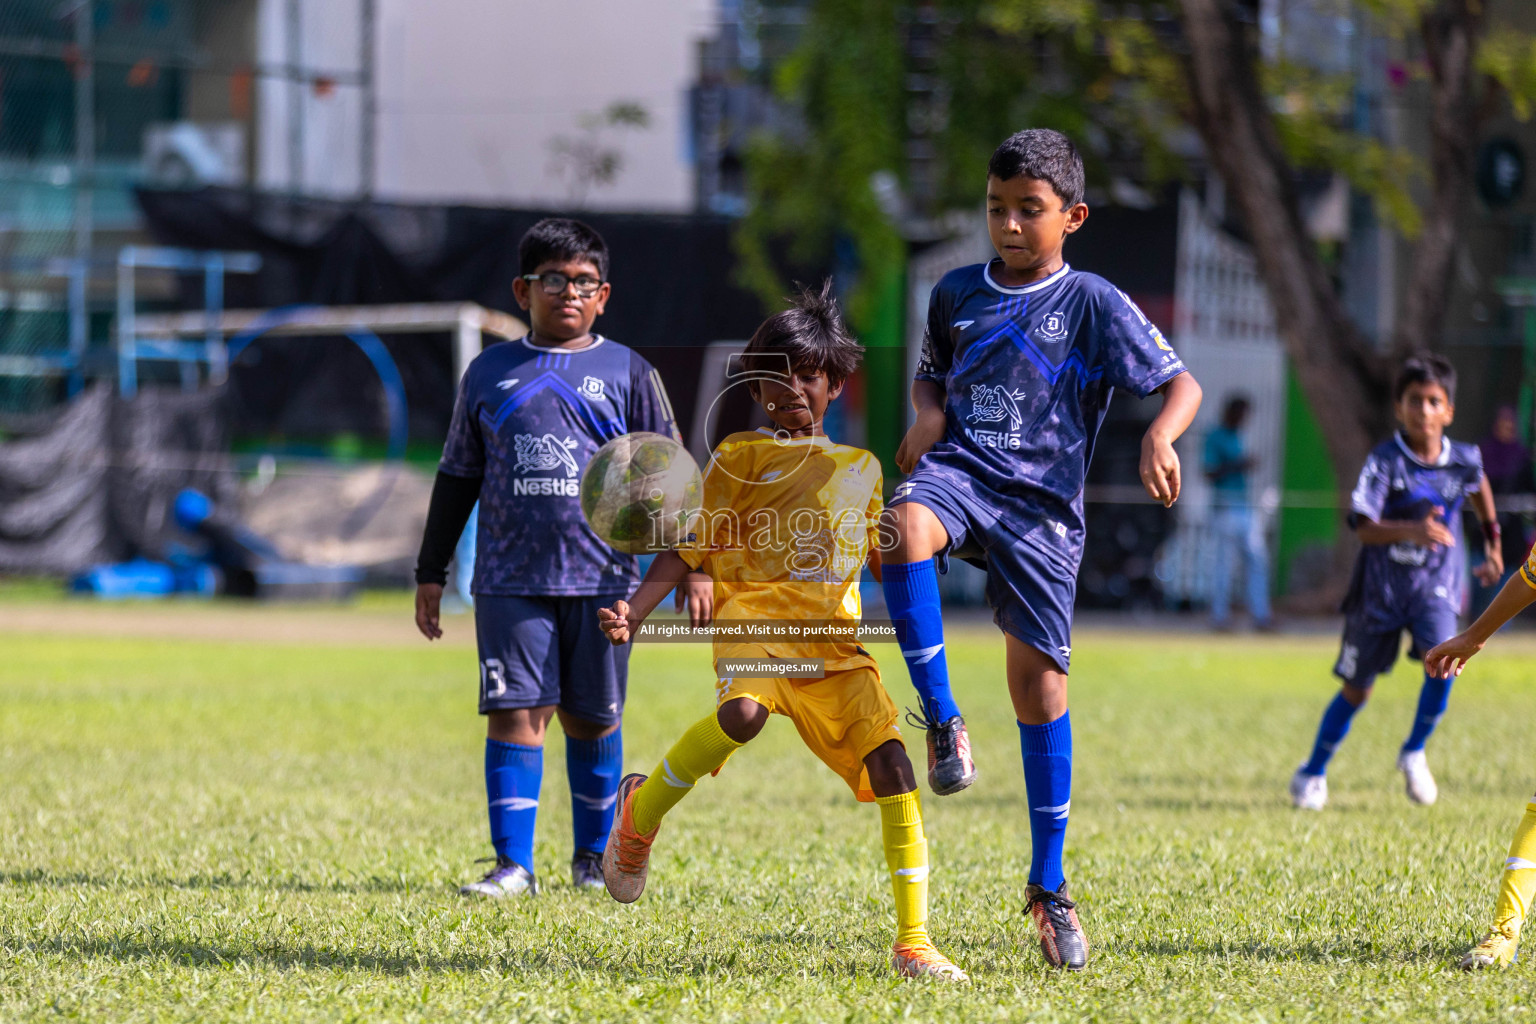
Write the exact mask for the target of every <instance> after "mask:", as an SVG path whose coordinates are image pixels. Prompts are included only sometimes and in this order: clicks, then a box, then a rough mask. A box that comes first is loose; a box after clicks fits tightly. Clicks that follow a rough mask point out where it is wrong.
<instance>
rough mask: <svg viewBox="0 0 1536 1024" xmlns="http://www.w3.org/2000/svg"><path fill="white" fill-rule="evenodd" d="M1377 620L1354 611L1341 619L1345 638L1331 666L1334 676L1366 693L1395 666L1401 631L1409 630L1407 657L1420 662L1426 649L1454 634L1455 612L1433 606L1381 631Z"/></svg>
mask: <svg viewBox="0 0 1536 1024" xmlns="http://www.w3.org/2000/svg"><path fill="white" fill-rule="evenodd" d="M1383 625H1384V623H1383V622H1382V621H1381V620H1380V619H1371V618H1367V617H1366V616H1365V615H1363V614H1361V613H1359V612H1356V613H1353V614H1351V615H1348V616H1346V617H1345V619H1344V638H1343V640H1342V642H1341V643H1340V644H1339V660H1338V661H1337V662H1336V663H1335V664H1334V666H1333V674H1334V675H1336V676H1338V677H1339V678H1340V679H1342V680H1344V682H1346V683H1348V684H1349V685H1350V686H1353V687H1356V688H1358V689H1361V690H1369V689H1370V688H1371V687H1372V686H1373V685H1374V684H1375V682H1376V677H1377V676H1379V675H1381V674H1382V673H1383V672H1386V671H1389V670H1390V669H1391V668H1392V666H1393V665H1394V664H1396V663H1397V652H1398V650H1399V649H1400V648H1401V647H1402V646H1403V631H1404V630H1407V631H1408V636H1409V638H1410V640H1411V641H1412V644H1411V645H1410V646H1409V648H1408V656H1409V657H1410V658H1415V659H1418V660H1420V661H1422V660H1423V659H1424V655H1425V654H1426V653H1427V652H1428V651H1429V649H1430V648H1431V647H1433V646H1435V645H1436V644H1438V643H1442V642H1444V641H1446V640H1449V639H1450V638H1451V637H1453V636H1455V635H1456V632H1457V630H1456V611H1455V609H1454V608H1451V607H1450V606H1449V605H1446V604H1443V603H1436V604H1435V605H1432V606H1430V607H1428V608H1424V609H1422V610H1420V611H1419V612H1418V613H1417V614H1415V615H1412V616H1410V617H1407V618H1406V619H1405V621H1402V622H1401V623H1399V624H1398V625H1396V626H1394V627H1392V628H1390V629H1383V628H1382V627H1383Z"/></svg>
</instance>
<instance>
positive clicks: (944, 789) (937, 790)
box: [928, 772, 981, 796]
mask: <svg viewBox="0 0 1536 1024" xmlns="http://www.w3.org/2000/svg"><path fill="white" fill-rule="evenodd" d="M980 774H981V773H980V772H971V774H970V777H969V778H962V779H961V780H960V781H959V782H955V783H951V784H950V785H948V786H941V785H939V783H938V782H936V781H935V780H934V778H933V774H932V773H931V772H930V773H929V775H928V788H929V789H931V790H933V792H934V795H935V796H953V795H954V794H956V793H958V792H960V791H961V790H963V789H970V788H971V786H972V785H973V784H974V783H975V782H976V777H977V776H978V775H980Z"/></svg>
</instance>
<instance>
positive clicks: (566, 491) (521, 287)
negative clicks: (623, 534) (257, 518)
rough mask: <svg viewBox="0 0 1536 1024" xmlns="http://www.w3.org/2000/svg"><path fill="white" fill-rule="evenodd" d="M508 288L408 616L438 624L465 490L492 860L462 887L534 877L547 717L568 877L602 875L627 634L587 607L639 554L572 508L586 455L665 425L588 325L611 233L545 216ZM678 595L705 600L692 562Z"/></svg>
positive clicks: (640, 382)
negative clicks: (608, 539)
mask: <svg viewBox="0 0 1536 1024" xmlns="http://www.w3.org/2000/svg"><path fill="white" fill-rule="evenodd" d="M518 259H519V264H520V271H519V277H518V278H517V279H516V280H515V281H513V282H512V291H513V295H514V296H515V297H516V299H517V303H518V305H519V306H521V307H522V308H523V309H524V310H525V311H526V312H527V315H528V321H529V323H530V325H531V330H530V331H529V333H528V334H527V335H526V336H525V337H523V338H521V339H520V340H518V341H511V342H506V343H504V344H500V345H493V346H491V347H490V348H488V349H486V350H485V351H484V352H482V353H480V355H479V356H477V357H476V358H475V359H474V361H473V362H471V363H470V364H469V368H468V369H467V370H466V371H465V373H464V378H463V380H461V381H460V382H459V392H458V398H457V401H456V402H455V404H454V410H453V420H452V424H451V425H450V427H449V432H448V440H447V442H446V443H445V444H444V445H443V457H442V461H441V462H440V463H439V465H438V474H437V480H436V483H435V484H434V486H433V488H432V501H431V506H430V508H429V509H428V512H427V525H426V531H425V535H424V536H423V538H422V544H421V555H420V558H419V559H418V561H417V565H416V583H417V588H416V627H417V628H418V629H419V630H421V632H422V634H423V635H424V636H426V637H427V639H428V640H435V639H437V638H439V637H441V636H442V635H443V634H442V628H441V625H440V620H439V607H440V602H441V599H442V593H443V583H444V581H445V580H446V578H447V569H448V562H449V560H450V559H451V558H452V556H453V550H454V545H455V543H456V541H457V540H458V538H459V534H460V533H462V532H463V530H464V524H465V522H466V521H467V520H468V518H469V514H470V510H471V509H472V508H473V507H474V505H475V502H476V501H477V500H478V501H479V502H480V516H479V525H478V527H477V530H476V560H475V572H474V581H473V584H472V589H473V591H474V594H475V631H476V634H477V636H478V639H479V648H480V713H481V714H482V715H485V716H486V722H487V730H486V741H485V788H486V799H487V802H488V805H489V810H490V826H491V842H492V844H493V845H494V846H495V850H496V860H495V866H494V867H493V868H492V869H491V870H490V871H489V872H487V873H486V875H485V877H484V878H482V879H480V880H479V881H477V882H471V883H469V884H468V885H465V886H464V887H463V888H461V889H460V890H459V891H460V892H461V893H462V894H463V895H465V896H471V897H476V896H478V897H502V896H509V895H524V894H527V895H532V894H534V893H536V892H537V891H538V888H537V883H536V881H535V874H534V863H533V834H534V822H535V818H536V815H537V813H538V806H539V785H540V782H541V780H542V777H543V766H544V735H545V731H546V728H547V727H548V725H549V721H550V719H551V718H553V717H555V716H558V717H559V719H560V726H561V728H562V729H563V730H564V732H565V736H566V742H565V763H566V773H567V776H568V778H569V780H570V789H571V819H572V829H573V832H574V846H575V851H574V854H573V856H572V859H571V882H572V884H573V885H575V886H578V887H585V888H593V889H601V888H603V872H602V851H603V846H604V844H605V843H606V841H607V838H608V831H609V828H610V826H611V824H612V821H613V807H614V802H615V796H616V794H617V792H618V785H619V777H620V774H621V768H622V762H623V739H622V733H621V732H620V728H619V726H620V721H621V719H622V716H623V712H624V696H625V689H626V682H627V673H628V648H616V647H613V646H611V645H610V644H608V642H607V640H606V638H605V637H604V635H603V633H602V631H601V630H600V629H599V628H598V625H597V610H598V609H599V608H601V607H603V606H605V605H608V604H612V603H613V601H614V600H616V599H618V598H621V597H624V596H625V595H626V594H628V593H629V592H630V590H631V589H633V588H634V586H635V583H636V582H637V581H638V579H639V573H638V571H637V566H636V563H635V559H634V557H633V556H631V555H625V554H621V553H619V552H618V551H616V550H614V549H613V548H612V547H610V546H609V545H608V544H606V543H604V542H603V541H602V540H600V539H599V538H598V536H597V535H596V534H595V533H593V532H592V530H591V528H590V527H589V526H588V525H587V522H586V520H585V519H584V518H583V517H582V515H581V506H580V502H579V500H578V497H577V494H578V487H579V484H580V480H581V471H582V468H583V467H584V466H585V465H586V464H587V461H588V460H589V459H591V457H592V455H593V454H594V453H595V452H596V451H597V449H598V448H599V447H601V446H602V445H603V444H604V443H605V442H607V441H609V440H611V439H613V438H615V437H618V436H620V435H621V434H627V433H631V432H634V431H641V430H645V431H653V432H656V433H660V434H666V435H668V436H670V437H674V438H677V437H678V436H679V435H678V432H677V426H676V423H675V422H674V417H673V414H672V405H671V403H670V402H669V401H668V399H667V393H666V390H665V389H664V388H663V387H662V383H661V377H660V376H659V375H658V374H657V372H656V370H655V368H654V367H652V366H651V364H650V363H649V362H647V361H646V360H645V359H644V358H642V357H641V356H640V355H639V354H637V353H635V352H633V351H631V350H630V349H628V348H625V347H624V346H623V345H620V344H618V343H617V342H614V341H610V340H609V339H607V338H604V337H602V336H601V335H599V334H595V333H593V331H592V324H593V321H595V320H596V319H597V317H598V316H599V315H601V314H602V312H603V309H604V308H605V307H606V305H607V303H608V297H609V292H610V287H609V284H608V247H607V245H606V244H605V243H604V242H603V239H602V237H601V236H600V235H598V233H597V232H596V231H594V230H592V229H591V228H590V227H588V226H587V225H585V224H582V223H581V222H579V221H575V220H568V219H565V218H554V217H551V218H547V219H545V220H541V221H540V222H539V223H537V224H535V225H534V226H533V227H532V228H530V229H529V230H528V233H527V234H525V235H524V236H523V238H522V241H521V243H520V244H519V246H518ZM685 591H687V592H688V593H689V595H691V597H692V599H691V600H690V601H689V605H690V607H689V610H690V612H691V613H692V614H693V615H694V616H695V617H699V616H701V615H707V612H708V604H709V601H710V600H711V595H712V588H711V586H710V584H709V582H708V580H707V579H705V580H702V582H699V580H698V579H697V578H696V579H695V580H694V581H692V582H688V583H685V585H684V587H681V588H679V590H678V602H679V604H680V605H681V604H682V603H683V601H684V593H685Z"/></svg>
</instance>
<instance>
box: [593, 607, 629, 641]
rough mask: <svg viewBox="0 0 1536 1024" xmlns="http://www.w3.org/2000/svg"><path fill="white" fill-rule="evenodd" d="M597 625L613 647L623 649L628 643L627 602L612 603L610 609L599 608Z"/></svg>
mask: <svg viewBox="0 0 1536 1024" xmlns="http://www.w3.org/2000/svg"><path fill="white" fill-rule="evenodd" d="M597 624H598V626H599V627H601V628H602V631H603V633H604V634H606V635H607V637H608V642H609V643H611V644H613V646H615V647H623V646H624V645H625V644H627V643H629V602H628V601H625V600H622V599H620V600H618V601H615V602H613V607H612V608H599V609H598V610H597Z"/></svg>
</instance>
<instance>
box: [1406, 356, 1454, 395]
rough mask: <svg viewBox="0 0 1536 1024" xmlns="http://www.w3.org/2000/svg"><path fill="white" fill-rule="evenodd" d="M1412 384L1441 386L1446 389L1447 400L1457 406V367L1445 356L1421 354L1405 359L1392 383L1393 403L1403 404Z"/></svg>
mask: <svg viewBox="0 0 1536 1024" xmlns="http://www.w3.org/2000/svg"><path fill="white" fill-rule="evenodd" d="M1410 384H1439V385H1440V386H1441V387H1442V388H1444V389H1445V397H1446V399H1447V400H1448V401H1449V402H1450V403H1451V404H1452V405H1455V404H1456V367H1454V366H1452V365H1451V361H1450V360H1449V359H1447V358H1445V356H1437V355H1435V354H1434V353H1433V352H1419V353H1417V354H1416V355H1411V356H1409V357H1408V358H1407V359H1404V360H1403V365H1402V366H1400V367H1398V369H1397V378H1396V379H1395V380H1393V382H1392V401H1394V402H1401V401H1402V400H1403V392H1405V391H1407V390H1408V386H1409V385H1410Z"/></svg>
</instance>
